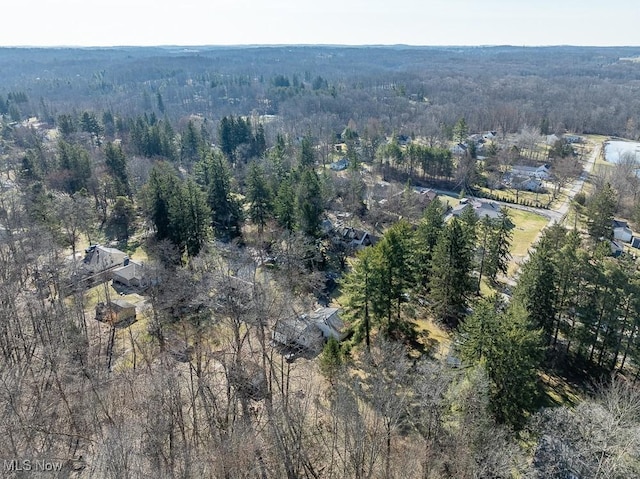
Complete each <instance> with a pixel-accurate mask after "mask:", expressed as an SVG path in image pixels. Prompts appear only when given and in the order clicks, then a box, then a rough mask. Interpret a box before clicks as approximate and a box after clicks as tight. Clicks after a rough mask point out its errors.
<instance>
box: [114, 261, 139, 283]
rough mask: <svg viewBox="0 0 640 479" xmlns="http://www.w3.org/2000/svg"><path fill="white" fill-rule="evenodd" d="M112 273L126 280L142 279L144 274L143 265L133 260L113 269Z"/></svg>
mask: <svg viewBox="0 0 640 479" xmlns="http://www.w3.org/2000/svg"><path fill="white" fill-rule="evenodd" d="M113 275H114V276H116V275H117V276H119V277H121V278H123V279H126V280H131V279H133V278H139V279H142V277H143V276H144V266H142V264H140V263H136V262H135V261H129V264H128V265H126V266H122V267H120V268H116V269H114V270H113Z"/></svg>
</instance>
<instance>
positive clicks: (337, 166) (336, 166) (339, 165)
mask: <svg viewBox="0 0 640 479" xmlns="http://www.w3.org/2000/svg"><path fill="white" fill-rule="evenodd" d="M348 167H349V160H347V159H346V158H340V159H339V160H338V161H334V162H333V163H331V164H330V165H329V168H331V169H332V170H333V171H343V170H346V169H347V168H348Z"/></svg>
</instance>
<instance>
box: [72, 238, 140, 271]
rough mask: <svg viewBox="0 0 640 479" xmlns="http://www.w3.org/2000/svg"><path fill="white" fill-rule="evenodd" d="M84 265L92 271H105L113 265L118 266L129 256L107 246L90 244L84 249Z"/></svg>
mask: <svg viewBox="0 0 640 479" xmlns="http://www.w3.org/2000/svg"><path fill="white" fill-rule="evenodd" d="M85 253H86V256H85V258H84V261H83V263H84V265H85V267H86V269H87V270H88V271H90V272H93V273H98V272H101V271H105V270H107V269H109V268H113V267H114V266H120V265H122V263H124V262H125V260H126V259H127V258H129V256H128V255H127V253H125V252H124V251H120V250H119V249H116V248H108V247H106V246H102V245H91V246H89V247H88V248H87V249H86V250H85Z"/></svg>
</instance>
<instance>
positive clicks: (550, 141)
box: [547, 134, 560, 146]
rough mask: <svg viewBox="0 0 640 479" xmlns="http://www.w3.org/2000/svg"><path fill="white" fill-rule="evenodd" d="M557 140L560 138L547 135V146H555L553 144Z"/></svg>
mask: <svg viewBox="0 0 640 479" xmlns="http://www.w3.org/2000/svg"><path fill="white" fill-rule="evenodd" d="M558 140H560V138H559V137H558V135H553V134H551V135H547V145H551V146H553V145H555V144H556V142H557V141H558Z"/></svg>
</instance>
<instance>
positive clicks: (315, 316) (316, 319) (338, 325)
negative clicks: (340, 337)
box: [308, 308, 344, 333]
mask: <svg viewBox="0 0 640 479" xmlns="http://www.w3.org/2000/svg"><path fill="white" fill-rule="evenodd" d="M338 311H339V309H338V308H318V309H316V310H315V311H314V312H313V313H311V314H309V316H308V320H309V321H310V322H312V323H324V324H326V325H327V326H329V327H331V328H332V329H334V330H335V331H336V332H338V333H341V332H342V330H343V329H344V322H343V321H342V320H341V319H340V317H339V316H338V315H337V313H338Z"/></svg>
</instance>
